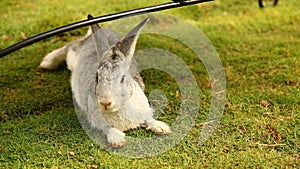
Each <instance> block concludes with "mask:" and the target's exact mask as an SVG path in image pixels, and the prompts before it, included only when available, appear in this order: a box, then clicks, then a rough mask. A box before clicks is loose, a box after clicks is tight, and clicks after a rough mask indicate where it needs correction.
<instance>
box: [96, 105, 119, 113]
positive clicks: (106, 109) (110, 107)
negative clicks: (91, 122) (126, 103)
mask: <svg viewBox="0 0 300 169" xmlns="http://www.w3.org/2000/svg"><path fill="white" fill-rule="evenodd" d="M99 107H100V108H101V111H102V112H103V113H114V112H117V111H118V108H117V107H116V106H115V105H114V104H112V103H111V104H103V103H99Z"/></svg>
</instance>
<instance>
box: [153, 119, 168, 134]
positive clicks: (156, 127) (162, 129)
mask: <svg viewBox="0 0 300 169" xmlns="http://www.w3.org/2000/svg"><path fill="white" fill-rule="evenodd" d="M147 129H148V130H149V129H150V130H151V131H153V132H154V133H156V134H169V133H171V132H172V131H171V129H170V127H169V126H168V125H167V124H166V123H164V122H162V121H158V120H155V121H153V122H151V123H150V124H148V127H147Z"/></svg>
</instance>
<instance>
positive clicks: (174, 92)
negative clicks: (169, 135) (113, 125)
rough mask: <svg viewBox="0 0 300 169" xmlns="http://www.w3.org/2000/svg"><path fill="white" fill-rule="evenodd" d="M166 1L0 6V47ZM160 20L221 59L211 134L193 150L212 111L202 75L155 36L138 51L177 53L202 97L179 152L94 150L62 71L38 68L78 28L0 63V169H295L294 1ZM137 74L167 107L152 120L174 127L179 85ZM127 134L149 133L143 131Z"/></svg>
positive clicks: (299, 159)
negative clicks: (185, 28)
mask: <svg viewBox="0 0 300 169" xmlns="http://www.w3.org/2000/svg"><path fill="white" fill-rule="evenodd" d="M164 2H166V1H163V0H153V1H151V2H150V1H143V0H140V1H126V0H109V1H108V0H101V1H100V0H98V1H97V0H94V1H83V0H73V1H70V0H69V1H68V0H44V1H36V2H34V1H29V0H22V1H18V0H9V1H4V0H2V1H1V8H0V18H1V20H0V39H1V40H0V49H3V48H5V47H8V46H9V45H12V44H14V43H16V42H18V41H21V40H23V39H26V38H27V37H31V36H33V35H36V34H39V33H42V32H44V31H48V30H51V29H53V28H57V27H60V26H63V25H66V24H69V23H72V22H75V21H79V20H82V19H85V18H86V16H87V14H93V15H94V16H101V15H105V14H110V13H114V12H119V11H124V10H129V9H134V8H138V7H144V6H149V5H154V4H158V3H164ZM82 4H84V5H82ZM160 13H164V14H169V15H174V16H177V17H179V18H182V19H184V20H185V21H186V22H188V23H190V24H192V25H194V26H196V27H197V28H198V29H200V30H201V31H202V32H203V33H205V35H206V36H207V37H208V38H209V39H210V41H211V42H212V44H213V45H214V46H215V48H216V51H217V52H218V54H219V57H220V60H221V61H222V64H223V67H224V72H225V74H226V83H227V90H226V104H225V109H224V112H223V116H222V118H221V120H220V122H219V124H218V128H217V129H216V130H215V131H214V133H213V134H212V136H211V137H210V138H209V139H208V140H207V141H206V142H204V143H203V144H199V142H198V138H199V136H200V133H201V129H202V128H203V127H204V126H205V119H206V116H207V114H208V112H209V108H210V103H211V101H210V99H211V96H210V95H211V83H210V82H209V76H208V74H207V72H206V70H205V67H204V66H203V64H202V63H201V61H200V60H199V59H197V58H196V56H194V55H193V53H191V51H189V50H187V49H186V48H184V47H182V46H181V45H182V44H180V43H178V42H177V41H170V40H169V39H168V38H167V37H156V36H154V35H153V36H142V37H141V38H140V40H139V42H138V48H139V49H142V48H147V47H149V46H150V47H153V46H154V47H157V48H162V49H165V50H169V51H172V52H173V53H175V54H177V55H178V56H179V57H180V58H182V60H184V61H185V62H186V63H187V65H188V66H189V68H190V70H191V71H192V72H193V74H194V76H195V78H196V82H197V84H198V87H199V88H200V89H201V91H199V98H200V100H201V101H200V109H199V115H198V117H197V119H196V121H195V124H194V126H193V127H192V129H191V130H190V131H189V133H188V135H186V136H185V137H184V138H183V140H182V141H181V142H180V143H179V144H177V145H176V146H174V147H173V148H171V149H170V150H168V151H166V152H164V153H162V154H160V155H158V156H149V157H147V158H128V157H124V156H122V155H118V154H116V153H114V152H111V151H106V150H104V149H102V148H101V147H100V146H98V145H97V144H96V143H94V142H93V140H91V139H90V138H89V137H88V136H87V135H86V134H85V132H84V130H83V129H82V127H81V125H80V123H79V121H78V119H77V115H76V113H75V110H74V106H73V100H72V92H71V87H70V80H69V79H70V72H69V71H68V70H67V68H66V65H62V66H61V67H60V68H59V69H58V70H57V71H42V70H40V69H39V68H38V66H39V63H40V61H41V59H42V58H43V56H44V55H46V54H47V53H48V52H50V51H51V50H53V49H55V48H57V47H60V46H62V45H63V44H65V43H67V42H69V41H71V40H74V39H78V38H79V37H81V36H83V35H84V34H85V31H86V30H87V28H82V29H78V30H74V31H71V32H68V33H64V34H62V35H58V36H55V37H52V38H49V39H46V40H43V41H41V42H38V43H35V44H33V45H31V46H28V47H26V48H23V49H21V50H18V51H16V52H14V53H11V54H9V55H7V56H6V57H4V58H1V59H0V168H297V166H299V165H300V139H299V138H300V120H299V119H300V117H299V116H300V68H299V62H300V48H299V47H300V33H299V31H300V1H299V0H285V1H283V0H281V1H279V5H278V6H277V7H276V8H265V9H259V8H258V3H257V1H256V0H251V1H240V0H217V1H216V2H211V3H205V4H203V5H193V6H189V7H183V8H178V9H172V10H168V11H164V12H160ZM105 24H106V23H105ZM142 75H143V77H144V79H145V84H146V86H147V88H146V93H149V92H150V91H151V90H154V89H157V88H159V89H160V90H162V91H164V92H165V95H166V97H167V98H168V102H167V107H166V108H165V111H164V113H162V115H161V116H160V117H159V118H160V119H161V120H163V121H166V122H167V123H169V124H171V123H172V122H173V121H174V119H175V118H176V115H177V113H178V109H179V108H178V107H179V102H178V100H177V99H178V86H176V82H175V81H174V80H173V79H172V78H170V76H169V75H168V74H166V73H164V72H162V71H159V70H147V71H143V72H142ZM162 82H164V83H162ZM127 134H128V135H131V136H132V137H147V136H149V135H151V133H150V132H148V131H145V130H142V129H138V130H135V131H129V132H128V133H127Z"/></svg>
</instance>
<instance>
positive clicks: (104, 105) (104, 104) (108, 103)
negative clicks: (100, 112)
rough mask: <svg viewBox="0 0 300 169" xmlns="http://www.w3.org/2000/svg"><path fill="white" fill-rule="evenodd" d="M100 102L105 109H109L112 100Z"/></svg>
mask: <svg viewBox="0 0 300 169" xmlns="http://www.w3.org/2000/svg"><path fill="white" fill-rule="evenodd" d="M100 104H101V106H103V107H104V108H105V110H107V109H108V107H109V106H111V102H100Z"/></svg>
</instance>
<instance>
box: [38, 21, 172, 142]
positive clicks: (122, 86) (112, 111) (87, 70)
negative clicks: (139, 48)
mask: <svg viewBox="0 0 300 169" xmlns="http://www.w3.org/2000/svg"><path fill="white" fill-rule="evenodd" d="M147 21H148V19H145V20H144V21H142V22H141V23H140V24H139V25H137V26H136V27H135V28H134V29H132V31H130V32H129V33H128V34H127V35H126V36H125V37H124V38H123V39H121V37H120V36H119V35H118V34H117V33H115V32H114V31H112V30H110V29H108V28H101V27H100V26H98V25H97V24H95V25H92V32H93V33H92V34H91V33H88V34H87V36H85V37H84V38H82V39H81V40H77V41H73V42H71V43H69V44H67V45H65V46H64V47H62V48H59V49H56V50H55V51H54V52H51V53H49V54H48V55H47V56H46V57H45V58H44V59H43V61H42V63H41V65H40V67H41V68H44V69H47V68H49V69H51V68H52V67H51V65H52V66H53V65H54V64H55V65H58V64H59V63H57V62H55V61H54V60H60V61H61V60H64V59H65V60H66V61H67V64H68V67H69V69H70V70H71V71H73V72H72V78H71V85H72V91H73V94H74V99H75V101H76V104H77V105H78V106H79V107H80V110H81V111H83V112H84V113H86V115H87V117H88V121H89V123H90V125H91V127H93V128H95V129H98V130H101V131H102V132H103V133H104V134H105V135H106V136H107V141H108V142H109V143H110V144H111V145H112V146H114V147H119V146H122V145H124V144H125V141H126V140H125V133H123V131H126V130H129V129H133V128H137V127H147V129H150V130H152V131H153V132H155V133H157V134H167V133H170V132H171V130H170V128H169V126H168V125H166V124H165V123H163V122H161V121H158V120H155V119H153V117H152V115H153V112H152V111H153V110H152V109H151V108H150V106H149V103H148V99H147V97H146V96H145V94H144V92H143V90H144V83H143V80H142V78H141V76H140V74H139V71H138V65H137V62H136V61H135V60H134V58H133V54H134V50H135V46H136V43H137V39H138V34H139V32H140V30H141V28H142V27H143V25H144V24H145V23H146V22H147ZM56 53H59V55H55V54H56ZM63 54H65V55H66V56H62V55H63ZM58 57H60V58H59V59H58ZM62 57H64V58H62ZM74 60H75V61H74ZM52 62H53V64H52ZM54 62H55V63H54Z"/></svg>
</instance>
